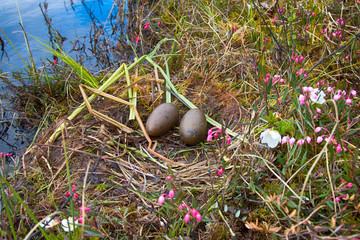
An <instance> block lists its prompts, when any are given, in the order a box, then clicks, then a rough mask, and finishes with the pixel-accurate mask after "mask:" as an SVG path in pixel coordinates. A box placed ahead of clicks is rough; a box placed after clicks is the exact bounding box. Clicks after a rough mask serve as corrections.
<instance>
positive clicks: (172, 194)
mask: <svg viewBox="0 0 360 240" xmlns="http://www.w3.org/2000/svg"><path fill="white" fill-rule="evenodd" d="M174 196H175V192H174V189H171V190H170V192H169V198H173V197H174Z"/></svg>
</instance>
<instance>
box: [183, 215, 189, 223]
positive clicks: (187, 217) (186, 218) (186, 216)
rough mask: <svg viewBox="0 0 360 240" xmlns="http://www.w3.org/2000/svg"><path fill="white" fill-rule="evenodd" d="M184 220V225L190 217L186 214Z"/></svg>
mask: <svg viewBox="0 0 360 240" xmlns="http://www.w3.org/2000/svg"><path fill="white" fill-rule="evenodd" d="M184 220H185V223H188V222H189V221H190V215H189V214H186V215H185V219H184Z"/></svg>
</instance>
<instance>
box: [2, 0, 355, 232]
mask: <svg viewBox="0 0 360 240" xmlns="http://www.w3.org/2000/svg"><path fill="white" fill-rule="evenodd" d="M339 4H340V5H339ZM137 6H138V7H139V6H140V5H137ZM149 9H151V11H150V12H147V13H146V14H145V12H144V11H143V9H142V12H143V15H141V16H138V19H137V21H136V22H138V23H140V24H139V26H138V28H137V32H136V33H135V36H137V37H139V38H136V41H134V44H133V45H132V46H133V47H132V49H133V51H137V50H138V49H139V48H138V47H141V48H142V49H145V51H143V52H149V54H144V55H143V56H141V57H138V59H137V60H135V61H134V62H133V63H132V64H130V65H129V64H121V65H120V66H119V65H116V66H114V69H115V70H114V71H113V72H112V73H111V71H110V72H109V73H107V74H105V75H104V76H101V78H100V77H95V75H93V74H92V73H90V72H89V71H84V69H83V67H82V66H81V65H80V64H78V63H76V62H75V61H74V60H72V59H70V58H69V57H68V56H67V55H65V53H62V52H56V51H57V50H51V51H54V52H53V53H54V54H58V57H59V58H60V59H61V66H60V67H59V71H60V69H62V70H63V71H64V69H65V72H66V71H68V70H69V69H70V70H71V71H73V72H75V73H76V75H77V76H76V75H74V74H72V75H71V74H70V73H69V72H67V73H69V77H75V78H76V79H78V81H76V82H75V84H74V85H72V86H73V87H74V86H76V88H73V89H72V92H73V94H74V95H75V96H76V101H74V102H73V101H70V103H69V105H68V109H66V110H65V112H66V116H67V117H65V116H63V117H61V119H62V120H59V121H57V124H53V125H52V126H50V127H48V128H44V129H43V132H42V134H40V135H39V136H38V137H37V140H36V141H35V143H34V144H33V146H31V148H29V149H28V151H27V152H26V153H25V154H24V156H23V165H22V166H19V165H16V166H17V168H15V169H14V170H13V172H12V174H10V175H9V174H2V175H1V179H2V199H3V201H4V206H5V208H4V210H3V214H2V215H1V217H2V223H3V224H2V226H1V234H2V235H1V236H2V237H8V238H10V237H13V238H14V239H15V238H17V237H18V238H20V237H23V236H25V235H28V237H29V239H30V238H42V236H44V237H45V238H47V239H55V238H65V237H69V238H73V239H77V238H81V237H82V238H84V237H87V238H92V239H98V238H108V239H122V238H146V239H150V238H152V239H164V238H167V239H178V238H186V237H188V238H191V239H230V238H237V239H292V238H297V239H357V238H360V224H359V223H360V211H359V209H360V202H359V191H358V189H359V185H360V179H359V174H360V165H359V156H358V151H359V143H360V142H359V136H360V135H359V129H360V126H359V120H360V119H359V101H358V97H357V92H359V90H360V89H359V85H358V82H359V80H360V77H359V76H360V71H359V61H360V58H359V56H358V51H359V50H358V49H359V41H358V38H359V32H358V29H357V28H356V26H358V24H359V22H360V21H359V20H360V17H359V16H360V15H359V14H358V13H359V3H357V2H354V1H352V2H351V1H347V2H341V3H335V2H334V3H332V2H327V3H326V4H325V3H322V2H313V1H298V2H295V1H294V2H292V4H287V2H286V1H270V2H269V1H268V2H255V1H252V2H246V1H196V2H195V3H194V2H191V1H171V0H169V1H167V0H162V1H158V2H154V3H153V5H152V6H151V7H150V8H149ZM143 18H144V19H143ZM342 21H343V22H344V23H342ZM340 35H341V37H340ZM129 39H135V37H134V38H132V37H129ZM169 39H171V40H169ZM60 55H63V57H61V56H60ZM135 55H136V56H140V55H139V54H138V53H135ZM140 66H141V69H142V71H141V73H139V72H138V71H135V69H136V68H139V67H140ZM85 72H86V74H88V76H86V77H84V74H85ZM57 73H59V72H56V71H55V72H54V73H53V74H54V75H51V76H49V77H50V78H57V75H56V74H57ZM62 73H64V72H62ZM158 73H160V75H159V74H158ZM139 74H141V76H139ZM162 78H163V79H164V80H162ZM97 79H100V80H97ZM84 80H85V84H87V85H88V86H92V87H93V88H97V90H96V89H95V90H94V91H93V92H94V94H93V95H91V96H90V97H86V96H85V97H84V98H83V99H82V98H81V97H80V96H81V94H80V91H79V90H78V89H77V87H78V86H80V84H81V83H84V82H83V81H84ZM95 83H96V84H95ZM93 84H95V86H94V85H93ZM81 89H82V93H84V89H83V88H81ZM88 89H90V88H88ZM314 89H317V90H314ZM100 93H101V94H100ZM84 94H85V93H84ZM171 94H173V96H174V98H173V99H171ZM83 96H84V95H83ZM49 99H50V101H54V99H52V98H49ZM115 99H117V100H118V99H124V100H126V101H124V102H129V103H130V104H128V105H131V106H134V105H135V106H136V110H137V111H135V110H134V113H131V109H133V108H129V107H127V106H126V105H124V104H121V105H120V104H119V103H124V102H122V101H118V103H115V102H114V101H113V100H115ZM83 100H84V101H85V102H83ZM117 100H116V101H117ZM171 100H172V102H173V103H175V104H177V105H178V106H179V110H180V113H181V115H184V114H185V113H186V111H187V110H188V109H189V108H196V107H197V108H199V109H201V110H203V111H204V113H206V115H207V116H206V118H207V121H208V124H209V126H210V127H216V128H212V132H209V135H210V137H212V138H211V139H210V138H209V141H206V142H205V141H204V142H202V143H200V144H198V145H196V146H192V147H189V146H185V145H183V144H182V143H181V142H180V141H179V129H178V127H175V129H173V130H172V131H171V132H170V133H168V134H166V135H164V136H161V137H159V138H152V139H150V140H149V139H148V136H147V134H146V132H145V131H144V130H143V125H142V123H141V119H142V120H145V119H146V118H147V116H148V115H149V113H150V111H151V109H153V108H154V107H156V106H158V105H159V104H160V103H162V102H170V101H171ZM42 101H45V100H44V99H42ZM79 102H80V103H79ZM90 102H91V107H90ZM62 103H63V102H62ZM85 103H86V104H85ZM47 106H51V105H50V104H49V103H47ZM76 106H77V107H76ZM86 107H87V110H89V111H87V110H86ZM56 108H59V106H56ZM70 108H74V109H75V110H73V109H70ZM55 112H58V111H55ZM95 113H99V114H95ZM133 117H134V118H136V120H137V121H133V120H132V118H133ZM138 118H140V121H139V119H138ZM109 119H111V120H109ZM117 123H119V124H117ZM122 125H125V126H127V127H128V128H130V129H134V131H131V132H130V131H129V132H127V131H125V130H123V129H122V127H118V126H122ZM139 128H140V129H141V131H140V130H139ZM224 130H226V132H227V133H228V134H229V135H230V136H231V142H230V143H228V142H227V135H226V132H225V131H224ZM215 132H216V135H217V137H214V136H215V135H213V134H214V133H215ZM60 133H62V139H57V136H59V134H60ZM214 138H215V139H214ZM144 144H145V145H146V144H149V147H145V146H144ZM2 158H3V160H11V159H12V157H11V156H2ZM172 162H173V163H174V162H175V163H178V165H174V164H172ZM2 163H3V166H4V167H6V166H7V165H5V164H4V161H2ZM20 167H22V168H20ZM3 172H4V171H3ZM80 186H81V187H80ZM74 189H79V191H76V190H74ZM67 192H69V194H66V193H67ZM75 193H76V195H75ZM78 195H79V196H78ZM15 199H16V201H15ZM59 206H60V207H59ZM19 208H21V209H25V210H23V211H14V209H19ZM55 212H56V213H57V214H53V215H51V214H52V213H55ZM49 215H51V216H52V217H54V219H55V222H54V223H52V224H51V227H49V228H47V227H46V226H44V227H39V226H38V225H37V224H36V223H37V222H38V220H39V219H43V218H45V217H47V216H49ZM68 217H71V218H73V219H74V220H76V219H77V220H76V221H77V224H78V227H76V228H75V229H73V230H72V231H71V232H65V231H64V229H63V228H62V227H61V223H60V221H61V220H64V219H68ZM7 219H11V221H8V220H7ZM79 219H81V220H79ZM35 228H37V229H39V230H36V231H35ZM29 229H32V230H31V231H30V230H29ZM29 232H30V233H31V232H33V233H32V234H31V235H30V236H29Z"/></svg>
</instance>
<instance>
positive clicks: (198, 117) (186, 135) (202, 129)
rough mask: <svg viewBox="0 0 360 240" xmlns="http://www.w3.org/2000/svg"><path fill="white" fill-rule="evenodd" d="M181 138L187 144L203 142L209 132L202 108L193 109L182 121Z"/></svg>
mask: <svg viewBox="0 0 360 240" xmlns="http://www.w3.org/2000/svg"><path fill="white" fill-rule="evenodd" d="M179 132H180V139H181V141H183V142H184V143H185V144H186V145H195V144H198V143H199V142H201V141H202V140H203V139H204V138H205V136H206V132H207V126H206V118H205V114H204V113H203V112H202V111H201V110H200V109H197V108H196V109H191V110H190V111H188V112H187V113H186V114H185V115H184V117H183V118H182V120H181V122H180V129H179Z"/></svg>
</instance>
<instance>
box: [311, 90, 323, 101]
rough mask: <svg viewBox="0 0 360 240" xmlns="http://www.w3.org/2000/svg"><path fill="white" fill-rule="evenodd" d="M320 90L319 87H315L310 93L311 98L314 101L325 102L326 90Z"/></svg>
mask: <svg viewBox="0 0 360 240" xmlns="http://www.w3.org/2000/svg"><path fill="white" fill-rule="evenodd" d="M318 92H319V89H318V88H314V89H313V91H312V92H311V93H310V99H311V101H313V103H319V104H323V103H324V102H325V101H326V100H325V98H324V97H325V96H326V94H325V93H324V91H320V92H319V93H318Z"/></svg>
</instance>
